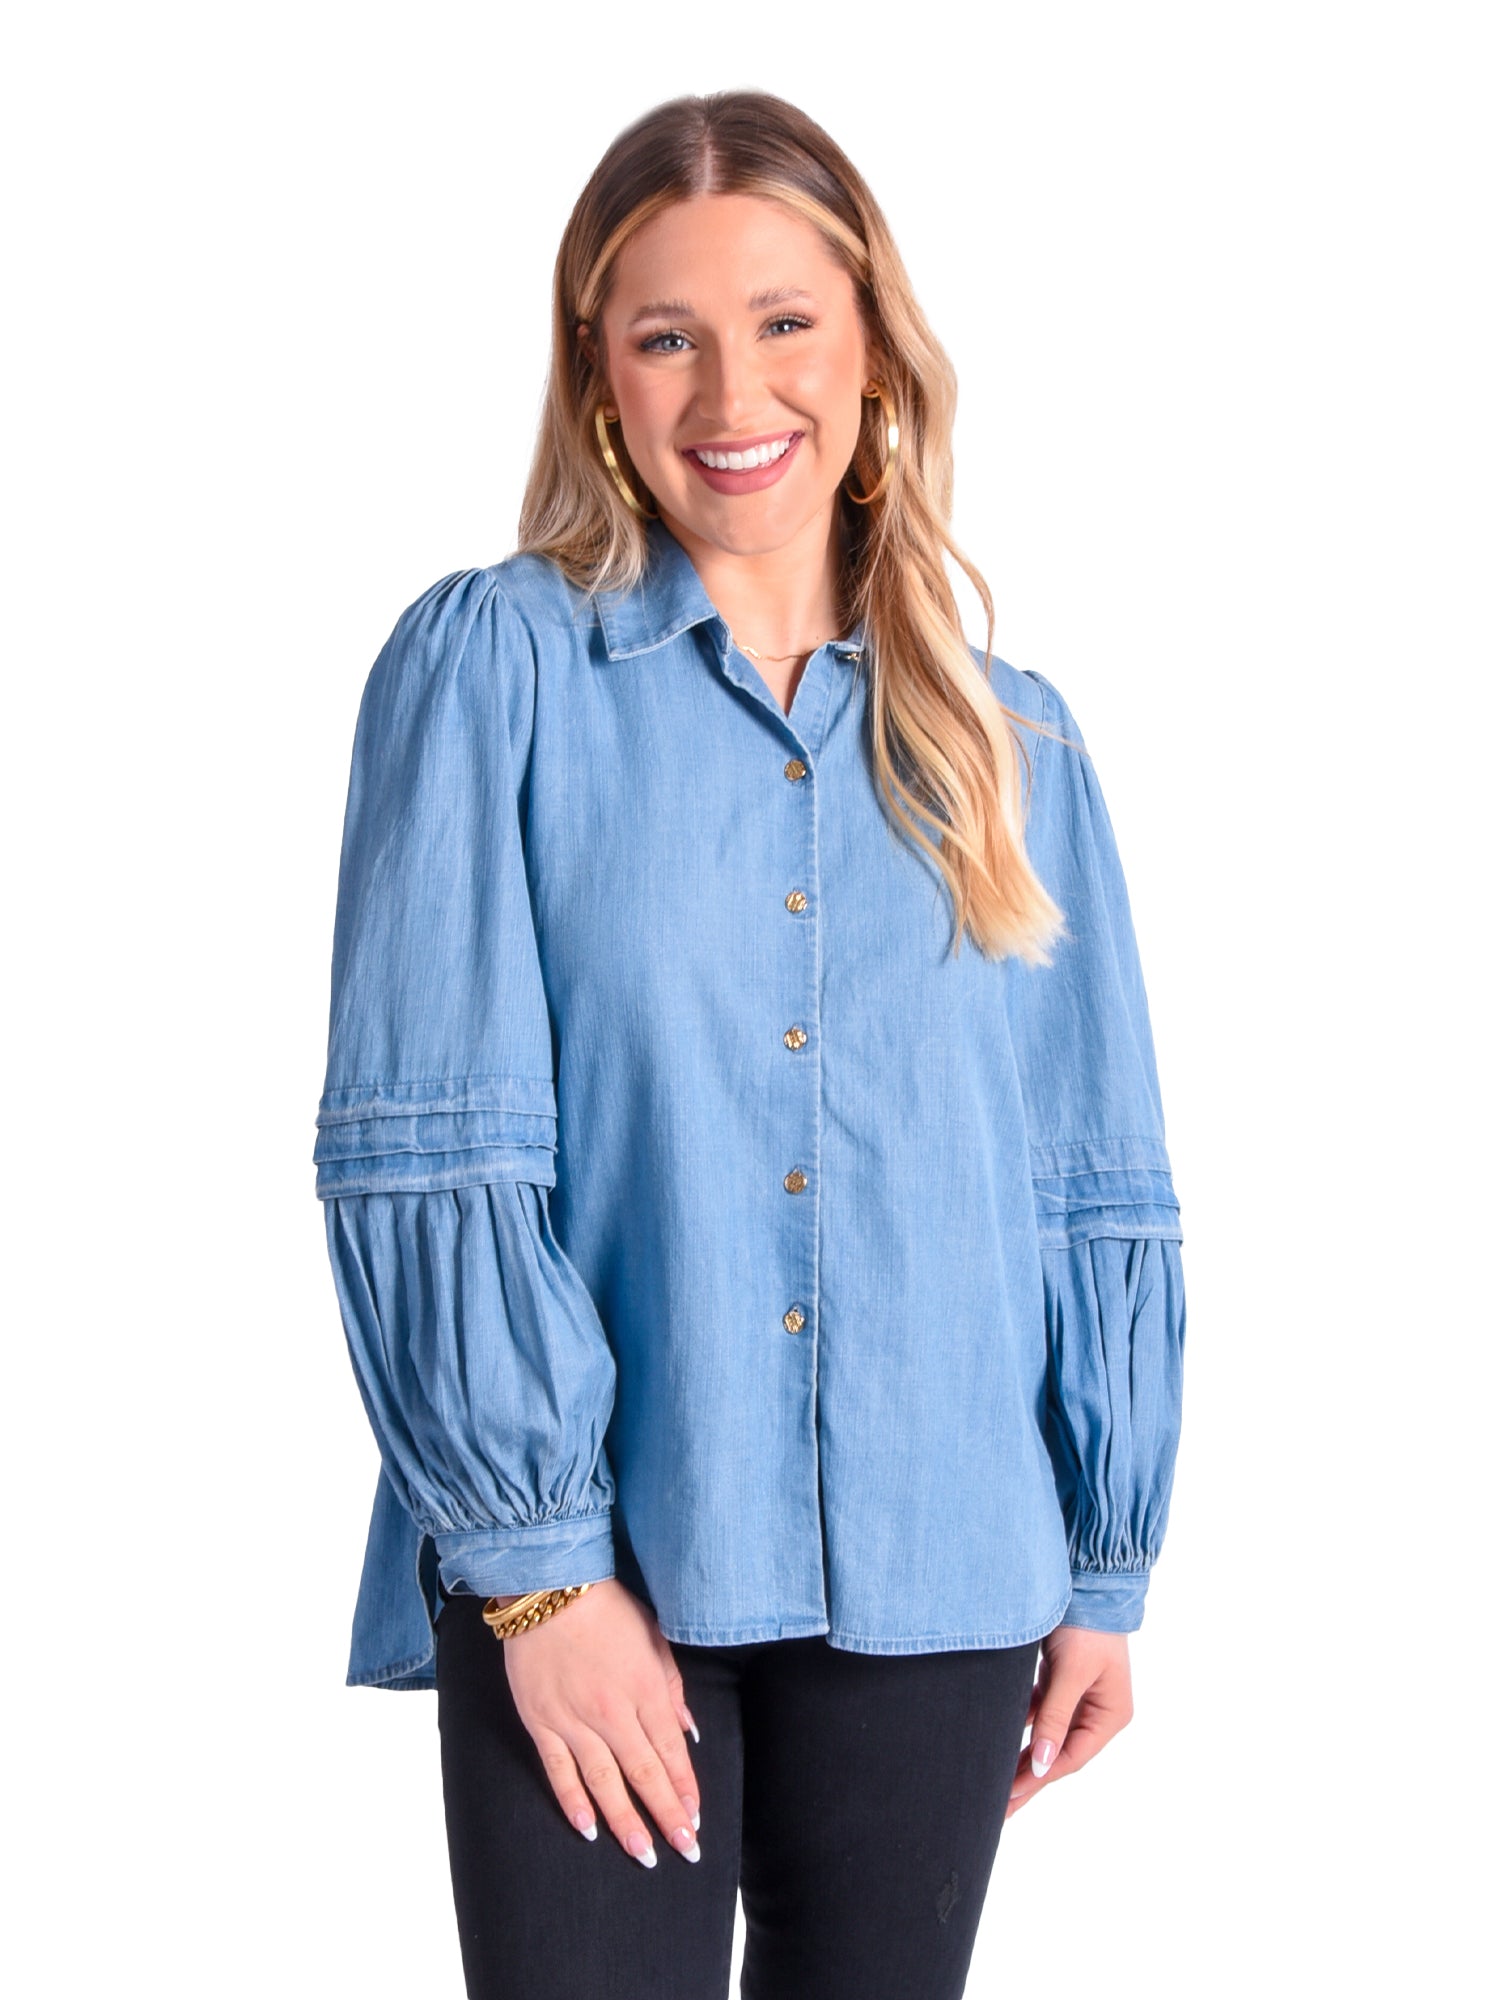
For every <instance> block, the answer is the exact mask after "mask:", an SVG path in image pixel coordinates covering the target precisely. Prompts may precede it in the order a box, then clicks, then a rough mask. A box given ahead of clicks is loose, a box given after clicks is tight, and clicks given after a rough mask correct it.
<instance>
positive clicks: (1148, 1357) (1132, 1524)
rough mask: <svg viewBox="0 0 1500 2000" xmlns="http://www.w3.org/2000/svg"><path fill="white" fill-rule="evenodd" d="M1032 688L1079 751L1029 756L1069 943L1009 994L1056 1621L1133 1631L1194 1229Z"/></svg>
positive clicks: (1098, 801) (1031, 828) (1102, 905)
mask: <svg viewBox="0 0 1500 2000" xmlns="http://www.w3.org/2000/svg"><path fill="white" fill-rule="evenodd" d="M1032 678H1033V679H1034V680H1036V681H1037V682H1039V683H1040V685H1041V687H1042V688H1043V691H1044V693H1045V695H1046V697H1047V707H1046V714H1045V718H1044V719H1045V721H1046V723H1047V725H1048V727H1049V728H1052V729H1055V730H1057V731H1059V732H1060V733H1061V735H1062V736H1063V737H1065V738H1068V739H1070V741H1069V742H1061V741H1058V740H1056V739H1053V738H1046V737H1042V738H1039V739H1036V743H1037V747H1036V748H1035V749H1034V750H1033V757H1034V760H1035V772H1034V777H1033V780H1032V783H1033V799H1032V802H1031V810H1030V812H1029V815H1028V823H1027V848H1028V852H1029V853H1030V855H1031V859H1032V863H1033V866H1034V867H1035V868H1036V869H1037V872H1038V873H1039V875H1040V876H1041V878H1042V880H1043V882H1044V883H1045V884H1046V886H1047V888H1048V890H1049V891H1050V892H1051V894H1052V896H1053V898H1054V900H1055V901H1056V902H1057V903H1058V904H1059V905H1060V906H1061V908H1062V911H1063V915H1064V919H1065V923H1066V929H1065V932H1064V934H1063V936H1062V937H1061V938H1060V939H1058V940H1057V941H1056V942H1055V943H1054V945H1053V948H1052V963H1051V965H1050V966H1029V965H1025V964H1023V963H1021V962H1019V961H1018V962H1017V963H1016V964H1015V966H1014V968H1013V970H1014V974H1015V976H1014V978H1013V979H1012V981H1011V982H1010V986H1009V989H1008V991H1009V1006H1010V1015H1011V1031H1012V1039H1013V1044H1014V1047H1015V1051H1016V1056H1017V1061H1018V1064H1019V1069H1020V1077H1021V1084H1022V1092H1023V1099H1024V1103H1025V1109H1026V1118H1027V1127H1028V1138H1029V1143H1030V1165H1031V1175H1032V1187H1033V1192H1034V1196H1035V1203H1036V1213H1037V1225H1038V1236H1039V1243H1040V1250H1041V1261H1042V1275H1043V1293H1044V1299H1045V1308H1046V1323H1047V1352H1048V1384H1047V1415H1046V1432H1047V1448H1048V1452H1049V1455H1050V1457H1051V1460H1052V1464H1053V1470H1054V1473H1055V1476H1056V1481H1057V1490H1058V1497H1059V1500H1060V1503H1061V1506H1062V1509H1063V1514H1064V1517H1065V1520H1066V1523H1067V1530H1068V1545H1069V1561H1070V1567H1071V1569H1072V1577H1073V1595H1072V1598H1071V1600H1070V1601H1069V1604H1068V1607H1067V1610H1066V1612H1065V1614H1064V1618H1063V1621H1062V1622H1063V1623H1065V1624H1069V1625H1083V1626H1089V1627H1092V1628H1094V1629H1096V1630H1102V1631H1114V1632H1133V1631H1135V1630H1136V1629H1137V1628H1138V1627H1139V1626H1140V1624H1141V1622H1142V1619H1143V1616H1144V1608H1145V1598H1146V1589H1147V1584H1148V1581H1149V1574H1150V1570H1151V1566H1152V1564H1153V1563H1154V1562H1155V1561H1156V1558H1157V1556H1158V1554H1159V1553H1160V1550H1161V1545H1162V1539H1163V1536H1164V1534H1165V1531H1166V1526H1167V1514H1168V1507H1169V1503H1170V1499H1171V1492H1172V1480H1173V1469H1174V1464H1175V1459H1176V1452H1177V1444H1178V1437H1179V1432H1180V1428H1181V1407H1182V1364H1183V1348H1184V1338H1185V1333H1186V1310H1185V1303H1184V1296H1183V1276H1182V1262H1181V1256H1182V1253H1181V1243H1182V1227H1181V1219H1180V1209H1179V1204H1178V1200H1177V1195H1176V1191H1175V1189H1174V1186H1173V1181H1172V1170H1171V1162H1170V1160H1169V1158H1168V1154H1167V1148H1166V1140H1165V1129H1164V1122H1163V1115H1162V1102H1161V1092H1160V1085H1159V1082H1158V1078H1157V1070H1156V1058H1155V1051H1154V1046H1153V1041H1152V1033H1151V1023H1150V1017H1149V1014H1148V1010H1147V1004H1146V991H1145V985H1144V982H1143V978H1142V973H1141V966H1140V960H1139V956H1138V953H1137V948H1136V939H1135V931H1134V926H1133V923H1132V919H1131V912H1130V903H1129V897H1128V894H1127V890H1126V885H1125V877H1124V873H1123V870H1122V868H1121V863H1120V856H1119V852H1118V848H1117V846H1116V842H1115V836H1114V830H1113V827H1112V825H1111V823H1110V817H1109V812H1108V809H1107V807H1106V805H1105V801H1104V795H1103V792H1102V791H1101V789H1100V785H1099V779H1098V774H1097V772H1096V771H1095V768H1094V764H1093V760H1092V758H1091V757H1090V756H1089V754H1088V752H1087V748H1086V747H1085V746H1084V743H1083V738H1082V735H1081V733H1080V731H1079V728H1078V724H1077V721H1076V719H1075V718H1074V716H1073V714H1072V712H1071V710H1070V709H1069V707H1068V705H1067V703H1066V702H1065V701H1064V700H1063V698H1062V696H1061V695H1060V694H1059V693H1058V691H1057V689H1056V688H1055V687H1053V686H1052V684H1051V682H1050V681H1047V680H1045V679H1044V678H1043V677H1042V676H1041V675H1040V674H1033V675H1032Z"/></svg>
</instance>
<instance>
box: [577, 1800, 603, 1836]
mask: <svg viewBox="0 0 1500 2000" xmlns="http://www.w3.org/2000/svg"><path fill="white" fill-rule="evenodd" d="M573 1824H574V1826H576V1827H577V1829H578V1831H579V1832H580V1833H581V1834H582V1835H583V1837H584V1839H585V1840H597V1839H598V1838H599V1829H598V1827H597V1826H596V1825H595V1823H594V1821H593V1820H591V1819H590V1818H589V1816H588V1814H587V1813H586V1812H585V1811H584V1809H583V1807H582V1806H580V1807H579V1808H578V1810H577V1812H576V1813H574V1815H573Z"/></svg>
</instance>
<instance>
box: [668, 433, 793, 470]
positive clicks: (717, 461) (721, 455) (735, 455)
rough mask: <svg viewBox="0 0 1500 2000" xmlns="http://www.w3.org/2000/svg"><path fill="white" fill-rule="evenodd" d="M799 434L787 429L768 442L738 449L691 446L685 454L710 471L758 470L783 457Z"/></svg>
mask: <svg viewBox="0 0 1500 2000" xmlns="http://www.w3.org/2000/svg"><path fill="white" fill-rule="evenodd" d="M801 435H802V433H801V432H800V431H788V432H787V433H786V435H785V436H784V437H779V438H776V439H774V440H773V441H772V442H771V443H769V444H752V445H746V446H744V447H743V448H742V449H740V450H739V451H729V450H725V451H713V450H711V449H710V450H705V451H700V450H699V449H698V448H697V447H696V446H693V447H691V448H690V449H689V451H688V452H687V453H686V454H685V456H686V457H689V458H696V459H697V461H698V463H699V464H700V465H706V466H707V467H708V468H709V470H710V471H712V472H758V471H759V470H760V468H761V467H762V466H763V465H774V464H775V463H776V461H777V459H778V458H785V456H786V454H787V453H788V452H789V451H790V450H791V448H792V446H793V445H794V444H795V443H796V441H797V439H798V438H799V437H800V436H801Z"/></svg>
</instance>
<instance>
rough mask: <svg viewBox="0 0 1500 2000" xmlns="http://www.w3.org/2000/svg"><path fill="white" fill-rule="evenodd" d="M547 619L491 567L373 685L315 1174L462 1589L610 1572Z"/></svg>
mask: <svg viewBox="0 0 1500 2000" xmlns="http://www.w3.org/2000/svg"><path fill="white" fill-rule="evenodd" d="M536 672H537V663H536V650H535V645H534V642H533V639H532V635H531V633H530V630H529V628H528V627H527V626H526V624H525V623H524V621H523V620H522V618H521V616H520V614H519V613H518V612H517V611H516V609H515V608H514V607H513V606H512V605H511V604H510V603H509V602H508V600H507V598H506V594H505V591H504V589H503V587H502V585H501V583H500V582H499V580H498V579H497V577H496V576H495V574H494V573H493V572H490V571H485V570H465V571H459V572H456V573H455V574H453V575H452V576H449V577H445V578H443V579H442V580H441V581H440V582H439V583H437V584H435V585H434V586H433V587H432V588H431V589H430V590H428V591H427V592H425V593H424V594H423V596H422V597H420V598H419V599H417V601H416V602H415V603H414V604H412V605H411V606H410V607H409V608H408V609H407V610H406V611H405V612H403V614H402V616H401V618H400V619H399V620H398V622H397V625H396V627H395V630H394V631H393V632H392V634H391V636H390V638H389V639H388V640H387V642H386V644H385V646H384V647H383V649H382V651H381V653H380V656H379V658H378V659H377V660H376V662H375V665H374V667H373V669H372V670H371V673H370V676H369V679H368V681H367V683H366V686H365V691H364V696H363V699H362V701H361V704H360V711H359V720H358V724H357V726H356V730H355V740H354V754H353V759H352V767H351V771H350V780H349V794H348V806H347V811H346V814H345V821H344V837H343V848H342V853H341V857H340V866H339V888H338V907H337V914H336V919H335V926H334V945H333V966H332V991H331V1000H330V1011H329V1035H328V1064H327V1070H326V1074H325V1079H324V1089H323V1094H322V1097H321V1099H320V1101H319V1104H318V1111H317V1120H316V1129H317V1136H316V1143H315V1146H314V1152H313V1157H314V1161H315V1163H316V1167H317V1192H318V1195H319V1196H320V1197H321V1199H322V1201H323V1203H324V1212H325V1226H326V1230H327V1238H328V1249H329V1255H330V1259H331V1262H332V1266H333V1275H334V1282H335V1286H336V1288H337V1292H338V1298H339V1306H340V1311H341V1313H342V1317H343V1322H344V1330H345V1334H346V1337H347V1341H348V1346H349V1350H350V1353H351V1356H352V1358H353V1362H354V1369H355V1373H356V1376H357V1378H358V1381H359V1387H360V1392H361V1394H362V1396H363V1399H364V1404H365V1409H366V1412H367V1414H368V1416H369V1419H370V1423H371V1427H372V1429H373V1430H374V1433H375V1437H376V1441H377V1443H378V1445H379V1448H380V1455H381V1462H382V1468H383V1471H384V1473H385V1475H386V1478H387V1480H388V1482H389V1485H390V1487H391V1489H392V1490H393V1492H394V1493H395V1495H396V1497H397V1498H398V1499H399V1501H400V1503H401V1505H402V1507H403V1508H404V1509H405V1511H406V1513H407V1514H408V1515H409V1516H410V1517H411V1519H412V1521H414V1522H415V1523H416V1525H417V1527H418V1528H419V1529H421V1530H422V1531H423V1533H424V1534H426V1535H430V1536H431V1537H432V1539H433V1541H434V1543H435V1546H436V1553H437V1557H438V1561H439V1574H440V1576H441V1578H442V1581H443V1582H444V1583H445V1584H447V1586H448V1587H449V1588H450V1589H456V1590H473V1591H482V1592H484V1593H485V1594H489V1593H490V1592H498V1593H503V1594H509V1593H511V1592H519V1591H526V1590H533V1589H542V1588H547V1587H551V1586H553V1585H566V1584H571V1583H583V1582H588V1581H591V1580H595V1579H599V1578H602V1577H606V1576H610V1575H613V1573H614V1569H613V1538H612V1533H611V1509H612V1506H613V1502H614V1481H613V1476H612V1473H611V1470H610V1466H609V1463H608V1459H607V1456H606V1453H605V1449H604V1437H605V1431H606V1428H607V1425H608V1423H609V1419H610V1414H611V1411H612V1408H613V1403H614V1394H615V1383H616V1376H615V1362H614V1357H613V1353H612V1350H611V1348H610V1346H609V1343H608V1341H607V1339H606V1337H605V1333H604V1329H603V1326H602V1325H601V1323H600V1320H599V1316H598V1313H597V1311H596V1309H595V1306H594V1302H593V1300H592V1298H591V1296H590V1293H589V1291H588V1289H587V1287H586V1285H585V1284H584V1281H583V1279H582V1277H581V1275H580V1274H579V1272H578V1271H577V1269H576V1268H575V1267H574V1265H573V1264H572V1263H571V1262H570V1260H569V1258H568V1257H567V1255H566V1254H565V1252H564V1249H563V1247H562V1245H561V1244H560V1242H559V1240H558V1238H557V1236H556V1234H555V1233H554V1230H553V1226H552V1221H551V1215H550V1210H549V1205H548V1194H549V1190H551V1189H552V1188H554V1187H555V1186H556V1184H557V1168H556V1156H557V1132H558V1121H557V1099H556V1067H555V1054H554V1036H553V1026H552V1022H551V1018H550V1015H549V1010H548V1005H547V997H546V992H545V987H544V983H543V979H542V973H541V963H540V954H539V951H538V947H537V939H536V931H535V921H534V915H533V904H532V896H531V877H530V857H529V855H528V851H527V817H528V799H529V772H530V760H531V752H532V739H533V730H534V721H535V702H536Z"/></svg>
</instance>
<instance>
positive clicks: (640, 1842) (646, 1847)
mask: <svg viewBox="0 0 1500 2000" xmlns="http://www.w3.org/2000/svg"><path fill="white" fill-rule="evenodd" d="M625 1845H626V1846H627V1847H628V1848H629V1849H630V1852H631V1853H632V1854H633V1855H634V1856H635V1858H636V1860H637V1861H639V1862H640V1864H641V1866H642V1867H643V1868H654V1867H655V1866H656V1849H655V1848H654V1847H653V1846H652V1845H651V1841H650V1838H649V1836H648V1835H646V1834H644V1833H631V1834H627V1835H626V1836H625Z"/></svg>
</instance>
